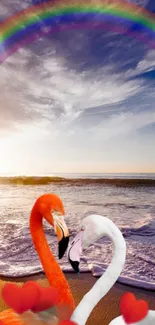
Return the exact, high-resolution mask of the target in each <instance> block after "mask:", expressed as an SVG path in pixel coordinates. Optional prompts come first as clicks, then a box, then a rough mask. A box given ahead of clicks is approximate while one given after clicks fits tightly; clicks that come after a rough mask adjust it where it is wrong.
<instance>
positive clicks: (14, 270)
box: [0, 215, 155, 290]
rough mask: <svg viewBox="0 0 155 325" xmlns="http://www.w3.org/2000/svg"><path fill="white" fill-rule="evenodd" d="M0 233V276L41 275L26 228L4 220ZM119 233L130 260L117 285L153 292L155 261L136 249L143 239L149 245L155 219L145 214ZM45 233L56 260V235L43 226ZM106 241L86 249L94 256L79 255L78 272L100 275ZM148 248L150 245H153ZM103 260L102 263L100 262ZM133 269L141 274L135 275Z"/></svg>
mask: <svg viewBox="0 0 155 325" xmlns="http://www.w3.org/2000/svg"><path fill="white" fill-rule="evenodd" d="M0 230H1V234H2V238H1V240H0V244H1V250H0V276H2V277H7V278H9V277H12V278H19V277H24V276H28V275H36V274H40V273H44V272H43V269H42V266H41V263H40V262H39V259H38V256H37V253H36V252H35V250H34V247H33V243H32V239H31V237H30V232H29V227H28V226H25V225H23V224H15V223H12V222H9V221H8V223H7V224H4V223H0ZM120 230H121V231H122V234H123V236H124V237H126V238H127V241H130V245H131V251H132V254H131V252H128V253H129V255H130V256H129V258H130V260H128V256H127V260H128V261H127V263H126V266H125V268H124V270H123V272H122V274H121V276H120V277H119V278H118V280H117V282H118V283H122V284H125V285H130V286H134V287H138V288H143V289H146V290H155V281H154V266H155V259H154V258H153V252H152V251H150V252H149V251H148V249H147V248H146V250H147V251H146V250H145V251H144V250H143V249H142V247H141V246H139V243H140V245H142V244H143V240H144V241H145V240H146V241H147V242H148V237H149V238H151V243H153V241H152V239H153V236H154V238H155V220H153V219H152V216H149V215H148V216H147V217H146V219H145V221H143V222H139V223H137V224H136V225H135V227H120ZM45 232H46V237H47V240H48V243H49V245H50V247H52V251H53V253H54V256H55V257H56V258H57V238H56V235H55V234H54V233H53V232H51V228H50V226H49V227H48V226H47V227H46V229H45ZM76 232H77V229H74V228H73V229H72V230H71V232H70V234H71V237H74V236H75V234H76ZM4 234H5V238H4ZM136 238H140V241H139V240H138V241H137V242H136V248H135V247H134V246H133V244H132V239H133V241H135V239H136ZM4 241H5V242H4ZM108 242H110V240H109V239H106V238H103V239H102V242H101V243H96V244H94V245H93V247H94V248H90V251H92V249H93V250H94V252H96V253H97V251H100V255H98V257H97V255H96V253H95V255H94V256H91V255H89V253H90V252H88V251H87V254H86V255H83V256H82V258H81V262H80V271H81V273H86V272H89V273H91V274H92V275H93V276H94V277H100V276H102V274H103V273H104V272H105V270H106V268H107V266H108V264H109V263H110V256H109V251H110V249H111V247H112V244H111V242H110V245H111V246H109V244H108ZM151 245H152V246H153V244H151ZM106 252H108V260H106V259H105V257H106V255H105V254H106ZM135 253H136V254H137V257H136V258H138V260H137V259H136V260H135ZM101 257H102V258H101ZM103 261H104V262H105V263H103ZM59 263H60V266H61V268H62V270H63V272H65V273H74V271H73V270H72V268H71V266H70V265H69V264H68V261H67V258H66V256H65V257H64V258H63V260H62V261H59ZM144 263H146V264H147V269H148V270H149V275H150V277H149V276H147V274H145V273H143V271H144V270H143V269H144V268H143V266H144ZM131 265H132V268H131ZM136 267H138V270H141V271H142V272H137V270H136ZM151 272H152V273H151Z"/></svg>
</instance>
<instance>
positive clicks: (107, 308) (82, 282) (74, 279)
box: [0, 273, 155, 325]
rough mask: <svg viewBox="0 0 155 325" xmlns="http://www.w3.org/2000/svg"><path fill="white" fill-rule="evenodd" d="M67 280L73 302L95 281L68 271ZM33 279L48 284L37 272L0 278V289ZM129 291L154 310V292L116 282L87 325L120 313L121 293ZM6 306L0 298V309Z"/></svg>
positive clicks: (105, 324)
mask: <svg viewBox="0 0 155 325" xmlns="http://www.w3.org/2000/svg"><path fill="white" fill-rule="evenodd" d="M65 276H66V278H67V281H68V282H69V285H70V288H71V291H72V293H73V296H74V299H75V303H76V305H78V303H79V302H80V301H81V299H82V297H83V296H84V295H85V294H86V293H87V292H88V291H89V290H90V289H91V287H92V286H93V284H94V283H95V282H96V281H97V279H96V278H94V277H93V276H92V275H91V274H90V273H83V274H80V275H76V274H74V273H73V274H72V273H68V274H65ZM29 280H33V281H37V282H39V283H40V284H41V285H42V286H48V285H49V284H48V281H47V280H46V278H45V275H44V274H39V275H35V276H30V277H24V278H17V279H12V278H2V277H1V278H0V291H1V289H2V287H3V286H4V284H5V283H6V282H16V283H18V284H19V285H22V283H24V282H26V281H29ZM127 291H130V292H132V293H134V294H135V296H136V298H137V299H144V300H146V301H147V302H148V304H149V309H153V310H155V292H152V291H147V290H143V289H138V288H134V287H130V286H125V285H121V284H118V283H116V284H115V286H114V287H113V288H112V289H111V290H110V291H109V293H108V294H107V295H106V296H105V297H104V298H102V300H101V301H100V302H99V303H98V305H97V306H96V307H95V309H94V310H93V312H92V313H91V315H90V317H89V319H88V322H87V324H88V325H94V324H95V325H108V324H109V323H110V321H111V320H112V319H114V318H115V317H117V316H119V315H120V311H119V302H120V298H121V296H122V294H123V293H125V292H127ZM6 308H8V307H7V306H6V305H5V304H4V302H3V301H2V298H1V299H0V311H3V310H4V309H6Z"/></svg>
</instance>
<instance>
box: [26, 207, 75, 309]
mask: <svg viewBox="0 0 155 325" xmlns="http://www.w3.org/2000/svg"><path fill="white" fill-rule="evenodd" d="M30 231H31V236H32V240H33V243H34V246H35V249H36V251H37V253H38V255H39V258H40V261H41V264H42V266H43V269H44V272H45V274H46V276H47V279H48V281H49V283H50V285H51V286H54V287H56V288H57V290H58V291H59V292H60V296H61V302H63V303H64V304H68V305H69V306H70V307H71V308H72V311H73V310H74V300H73V297H72V294H71V291H70V288H69V285H68V282H67V280H66V278H65V276H64V274H63V272H62V270H61V268H60V266H59V264H58V263H57V262H56V260H55V257H54V256H53V254H52V252H51V250H50V247H49V245H48V242H47V240H46V236H45V233H44V229H43V217H42V215H41V214H39V213H38V211H37V209H36V208H35V206H34V208H33V209H32V212H31V216H30Z"/></svg>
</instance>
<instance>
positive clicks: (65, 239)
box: [54, 217, 69, 259]
mask: <svg viewBox="0 0 155 325" xmlns="http://www.w3.org/2000/svg"><path fill="white" fill-rule="evenodd" d="M54 229H55V233H56V235H57V237H58V240H59V247H58V256H59V259H61V258H62V257H63V256H64V254H65V252H66V249H67V247H68V243H69V230H68V228H67V225H66V223H65V221H64V219H63V217H59V218H58V219H56V220H54Z"/></svg>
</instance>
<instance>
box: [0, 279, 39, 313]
mask: <svg viewBox="0 0 155 325" xmlns="http://www.w3.org/2000/svg"><path fill="white" fill-rule="evenodd" d="M2 297H3V299H4V301H5V302H6V304H7V305H8V306H9V307H10V308H12V309H13V310H14V311H15V312H16V313H18V314H21V313H23V312H25V311H27V310H29V309H32V308H33V307H34V306H35V305H36V303H37V301H38V300H39V299H40V290H39V287H38V286H37V285H36V284H35V282H33V283H32V281H31V282H29V283H25V284H24V285H23V287H18V286H17V285H16V284H14V283H7V284H6V285H5V286H4V287H3V289H2Z"/></svg>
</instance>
